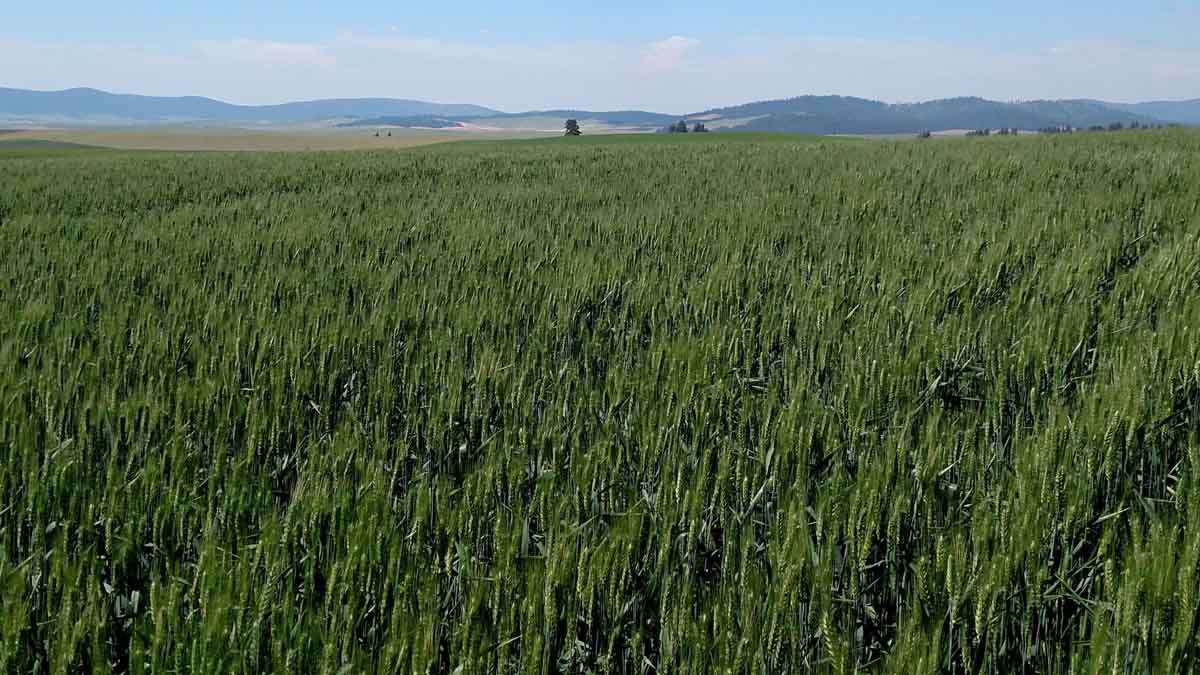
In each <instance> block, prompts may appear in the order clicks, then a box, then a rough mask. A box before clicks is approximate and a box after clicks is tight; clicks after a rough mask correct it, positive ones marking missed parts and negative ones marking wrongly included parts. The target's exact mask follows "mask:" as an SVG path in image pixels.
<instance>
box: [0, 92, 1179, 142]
mask: <svg viewBox="0 0 1200 675" xmlns="http://www.w3.org/2000/svg"><path fill="white" fill-rule="evenodd" d="M566 118H576V119H578V120H580V122H581V123H583V124H584V126H585V128H586V127H587V126H591V127H592V128H594V129H597V130H599V131H649V130H654V129H660V128H662V127H664V126H667V125H669V124H672V123H674V122H676V121H678V120H686V121H689V122H697V121H702V122H705V123H706V124H707V125H708V126H709V127H710V128H712V129H713V130H722V131H770V132H789V133H809V134H910V133H919V132H922V131H945V130H951V129H985V128H986V129H998V128H1014V129H1022V130H1035V129H1042V128H1046V127H1059V126H1071V127H1092V126H1096V125H1103V126H1107V125H1110V124H1114V123H1121V124H1125V125H1129V124H1133V123H1137V124H1141V125H1158V124H1168V123H1174V124H1185V125H1200V99H1198V100H1193V101H1179V102H1168V101H1160V102H1149V103H1132V104H1126V103H1107V102H1103V101H1093V100H1060V101H1022V102H999V101H990V100H987V99H983V98H977V97H960V98H949V99H941V100H936V101H926V102H922V103H900V104H890V103H884V102H881V101H873V100H869V99H864V98H855V97H850V96H799V97H795V98H788V99H779V100H772V101H756V102H752V103H745V104H741V105H735V106H729V107H724V108H713V109H710V110H706V111H701V112H698V113H694V114H690V115H682V116H681V115H666V114H662V113H655V112H646V111H641V110H615V111H590V110H576V109H557V110H536V111H528V112H517V113H509V112H501V111H498V110H494V109H492V108H488V107H484V106H480V105H469V104H443V103H430V102H426V101H417V100H411V99H392V98H354V99H323V100H314V101H300V102H294V103H282V104H278V105H263V106H247V105H236V104H231V103H225V102H223V101H218V100H215V99H211V98H204V97H199V96H184V97H160V96H138V95H132V94H112V93H109V92H104V91H99V90H96V89H67V90H64V91H52V92H43V91H29V90H23V89H5V88H0V122H2V123H5V124H6V125H8V126H13V125H16V126H22V125H29V124H35V125H37V124H41V125H50V126H81V125H82V126H118V125H144V124H189V123H200V124H300V123H324V124H331V125H337V126H345V127H372V126H374V127H402V128H403V127H407V128H436V129H453V128H465V129H471V128H482V127H487V128H496V129H505V130H526V131H529V130H536V131H551V130H552V129H553V128H555V127H559V125H560V124H561V120H563V119H566Z"/></svg>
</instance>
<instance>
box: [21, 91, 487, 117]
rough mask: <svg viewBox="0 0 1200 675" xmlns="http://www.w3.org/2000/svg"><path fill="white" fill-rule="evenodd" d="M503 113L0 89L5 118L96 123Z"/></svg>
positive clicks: (405, 103) (393, 103)
mask: <svg viewBox="0 0 1200 675" xmlns="http://www.w3.org/2000/svg"><path fill="white" fill-rule="evenodd" d="M497 113H498V111H495V110H492V109H490V108H485V107H483V106H477V105H453V104H441V103H428V102H425V101H414V100H409V99H388V98H355V99H324V100H316V101H299V102H294V103H283V104H279V105H264V106H246V105H235V104H232V103H225V102H223V101H217V100H214V99H211V98H204V97H200V96H181V97H163V96H138V95H134V94H111V93H109V92H105V91H99V90H97V89H67V90H63V91H45V92H44V91H29V90H24V89H6V88H0V118H5V119H25V120H30V121H35V122H36V121H55V120H57V121H63V122H70V121H76V122H80V123H91V124H121V123H126V124H145V123H169V122H263V123H276V124H279V123H298V122H312V121H319V120H328V119H337V118H359V117H372V116H381V115H395V116H411V115H440V116H464V115H470V116H473V117H487V116H490V115H495V114H497Z"/></svg>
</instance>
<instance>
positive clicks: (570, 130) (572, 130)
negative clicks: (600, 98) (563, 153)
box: [563, 119, 583, 136]
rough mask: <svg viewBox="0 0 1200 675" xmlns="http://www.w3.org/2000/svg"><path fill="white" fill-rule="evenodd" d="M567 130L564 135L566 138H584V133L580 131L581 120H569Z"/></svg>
mask: <svg viewBox="0 0 1200 675" xmlns="http://www.w3.org/2000/svg"><path fill="white" fill-rule="evenodd" d="M565 128H566V131H565V132H564V133H563V135H564V136H582V135H583V132H582V131H580V130H579V120H576V119H569V120H567V124H566V126H565Z"/></svg>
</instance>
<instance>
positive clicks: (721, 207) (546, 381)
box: [0, 131, 1200, 673]
mask: <svg viewBox="0 0 1200 675" xmlns="http://www.w3.org/2000/svg"><path fill="white" fill-rule="evenodd" d="M43 140H54V139H43ZM60 140H65V139H60ZM87 140H88V139H86V138H77V139H76V140H75V141H74V142H86V141H87ZM91 140H92V141H95V138H92V139H91ZM399 142H401V141H397V143H399ZM97 144H102V143H97ZM0 177H2V180H0V250H3V251H4V252H5V254H4V255H3V256H0V316H3V317H4V321H0V593H3V604H2V605H0V672H6V673H8V672H19V673H27V672H53V673H62V672H77V671H94V672H133V673H142V672H154V673H159V672H177V671H182V672H195V673H207V672H212V673H225V672H229V673H233V672H242V673H249V672H311V673H367V672H381V673H540V672H564V673H784V672H801V673H802V672H813V671H817V672H852V671H855V670H865V671H883V672H896V673H930V672H964V673H1012V672H1064V673H1065V672H1101V671H1103V672H1186V671H1189V670H1192V669H1194V668H1195V666H1196V664H1197V658H1198V655H1200V652H1198V651H1197V649H1198V641H1197V627H1198V624H1197V620H1198V616H1197V612H1198V608H1200V569H1198V568H1197V565H1198V563H1200V339H1198V336H1197V332H1198V331H1200V135H1197V134H1194V133H1189V132H1183V131H1166V132H1127V133H1113V134H1096V135H1075V136H1060V137H1038V138H1020V139H1017V138H993V139H976V140H967V139H953V140H943V141H934V142H915V141H904V142H891V141H862V140H854V139H815V138H802V137H768V136H736V137H726V136H722V135H720V134H712V135H708V136H701V135H689V136H688V137H684V138H674V137H667V136H642V137H613V138H589V137H584V138H580V139H561V138H556V139H549V140H543V141H522V142H496V143H456V144H447V145H442V146H434V147H430V148H416V149H412V150H408V151H405V152H358V153H321V154H304V153H296V154H287V155H280V154H270V153H243V154H237V155H234V154H159V153H155V154H138V153H109V152H100V153H94V154H89V153H87V152H81V153H80V154H77V155H75V156H69V155H68V156H56V157H54V158H53V161H50V160H48V159H46V158H38V157H25V158H21V157H15V158H10V159H8V160H5V161H3V162H0Z"/></svg>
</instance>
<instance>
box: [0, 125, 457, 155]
mask: <svg viewBox="0 0 1200 675" xmlns="http://www.w3.org/2000/svg"><path fill="white" fill-rule="evenodd" d="M478 136H479V134H462V133H450V132H437V131H416V132H406V133H398V134H395V135H393V136H391V137H388V136H386V135H383V136H380V137H379V138H376V137H375V136H374V132H365V131H364V132H357V133H349V132H328V133H320V132H310V133H299V132H270V131H267V132H264V131H242V130H238V129H211V130H209V129H205V130H192V129H46V130H28V131H15V132H12V133H7V134H5V135H4V136H3V138H4V140H5V141H6V142H7V141H16V140H38V141H52V142H58V143H79V144H82V145H92V146H98V147H104V148H117V149H122V150H181V151H203V150H214V151H303V150H387V149H398V148H411V147H415V146H419V145H430V144H433V143H444V142H447V141H458V140H463V139H466V138H473V137H478Z"/></svg>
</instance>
